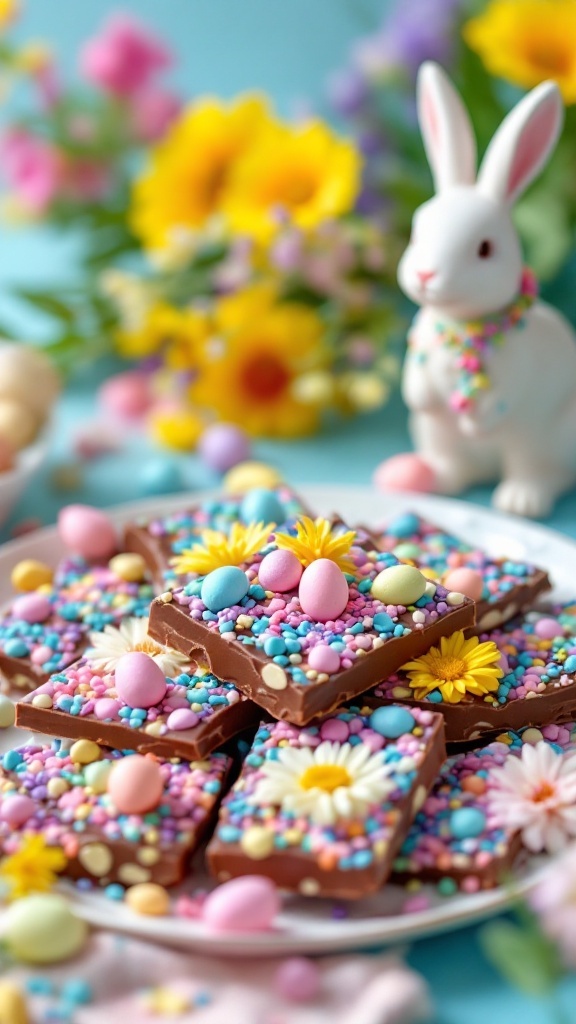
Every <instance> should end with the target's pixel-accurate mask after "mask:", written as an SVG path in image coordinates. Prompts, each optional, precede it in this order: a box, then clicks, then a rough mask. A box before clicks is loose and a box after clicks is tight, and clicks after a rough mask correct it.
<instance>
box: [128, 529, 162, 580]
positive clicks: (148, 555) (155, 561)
mask: <svg viewBox="0 0 576 1024" xmlns="http://www.w3.org/2000/svg"><path fill="white" fill-rule="evenodd" d="M123 550H124V551H132V552H134V553H135V554H136V555H141V557H142V558H143V559H144V562H145V563H146V567H147V569H148V570H149V571H150V572H151V574H152V577H153V579H154V582H155V583H157V584H158V585H159V586H164V585H165V583H164V572H165V571H166V569H167V568H168V567H169V565H170V559H171V558H172V549H171V547H170V538H169V537H154V536H153V535H152V534H151V533H150V531H149V530H148V529H147V528H146V527H145V526H138V525H137V524H136V523H128V525H127V526H126V528H125V531H124V542H123Z"/></svg>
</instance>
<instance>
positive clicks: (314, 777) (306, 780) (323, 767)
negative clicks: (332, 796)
mask: <svg viewBox="0 0 576 1024" xmlns="http://www.w3.org/2000/svg"><path fill="white" fill-rule="evenodd" d="M351 782H352V778H351V776H350V774H349V772H347V771H346V769H345V768H341V767H340V765H338V764H313V765H312V767H311V768H307V769H306V771H305V772H304V774H303V775H301V776H300V779H299V783H300V788H301V789H323V790H324V792H325V793H333V792H334V790H335V789H339V788H340V786H349V785H350V783H351Z"/></svg>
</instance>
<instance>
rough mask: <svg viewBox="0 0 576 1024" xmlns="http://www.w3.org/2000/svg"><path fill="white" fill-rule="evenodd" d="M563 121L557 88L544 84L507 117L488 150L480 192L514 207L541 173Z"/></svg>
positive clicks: (548, 83)
mask: <svg viewBox="0 0 576 1024" xmlns="http://www.w3.org/2000/svg"><path fill="white" fill-rule="evenodd" d="M563 119H564V108H563V106H562V100H561V98H560V92H559V89H558V86H557V85H556V84H555V83H554V82H543V83H542V85H539V86H538V87H537V88H536V89H533V90H532V92H530V93H528V95H527V96H525V97H524V99H522V100H521V101H520V103H518V105H517V106H516V107H514V109H513V110H511V111H510V113H509V114H508V115H507V117H506V118H505V119H504V121H503V122H502V124H501V125H500V127H499V129H498V131H497V132H496V134H495V136H494V138H493V139H492V142H491V143H490V145H489V146H488V149H487V150H486V155H485V157H484V160H483V161H482V167H481V168H480V174H479V175H478V188H479V189H480V190H481V191H482V192H484V193H485V194H486V195H489V196H492V197H493V198H494V199H497V200H498V201H499V202H505V203H513V202H514V201H515V200H516V199H517V198H518V196H519V195H520V194H521V193H522V192H523V191H524V189H525V188H527V187H528V185H529V184H530V182H531V181H532V180H533V179H534V178H535V177H536V175H537V174H538V173H539V171H541V170H542V168H543V166H544V164H545V163H546V161H547V159H548V157H549V155H550V153H551V152H552V150H553V148H554V146H555V145H556V142H557V140H558V136H559V135H560V131H561V129H562V122H563Z"/></svg>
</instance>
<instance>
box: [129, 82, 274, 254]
mask: <svg viewBox="0 0 576 1024" xmlns="http://www.w3.org/2000/svg"><path fill="white" fill-rule="evenodd" d="M271 125H272V120H271V117H270V114H269V112H268V107H267V105H266V102H265V100H264V99H262V98H260V97H258V96H245V97H242V98H241V99H239V100H237V101H236V102H235V103H232V104H229V105H227V104H223V103H221V102H219V101H218V100H215V99H205V100H201V101H200V102H198V103H194V104H193V105H192V106H190V107H188V109H187V110H186V111H185V112H184V113H183V115H182V116H181V117H180V118H179V119H178V120H177V121H176V123H175V124H174V125H173V126H172V128H171V129H170V131H169V132H168V134H167V135H166V136H165V137H164V139H163V140H162V142H160V143H159V144H158V145H157V146H156V147H155V148H154V149H153V150H152V152H151V157H150V162H149V165H148V167H147V168H146V170H145V171H144V173H143V174H142V176H141V177H140V178H139V179H138V180H137V181H136V184H135V186H134V191H133V194H132V207H131V211H130V224H131V227H132V230H133V231H134V233H135V234H136V235H137V237H138V238H139V239H140V240H141V241H142V243H143V245H144V247H145V248H146V249H148V250H150V251H155V250H162V249H165V248H167V247H169V246H170V244H171V239H172V236H173V235H174V233H176V234H178V232H179V231H181V230H182V229H197V228H200V227H204V226H205V225H206V224H207V222H208V221H209V220H210V219H211V218H213V217H214V216H215V215H216V214H218V213H219V212H220V208H221V198H222V194H223V191H224V190H225V188H226V185H227V181H228V177H229V175H230V171H231V169H232V167H233V166H234V164H235V162H236V160H237V159H238V158H239V156H240V155H241V154H242V153H243V152H244V151H245V149H246V148H247V147H248V146H250V145H251V143H252V142H253V140H254V138H255V136H257V135H258V134H259V133H260V132H262V131H264V130H266V129H269V128H270V127H271Z"/></svg>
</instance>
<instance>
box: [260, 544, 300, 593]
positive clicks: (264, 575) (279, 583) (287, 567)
mask: <svg viewBox="0 0 576 1024" xmlns="http://www.w3.org/2000/svg"><path fill="white" fill-rule="evenodd" d="M303 571H304V566H303V565H302V563H301V562H300V561H299V560H298V559H297V558H296V555H295V554H294V552H293V551H281V550H280V549H278V550H277V551H271V552H270V553H269V554H268V555H265V556H264V558H263V559H262V561H261V563H260V567H259V569H258V579H259V581H260V584H261V585H262V586H263V587H264V589H265V590H272V591H274V593H276V594H286V593H287V592H288V591H289V590H294V589H295V588H296V587H297V586H298V584H299V582H300V577H301V576H302V573H303Z"/></svg>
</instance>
